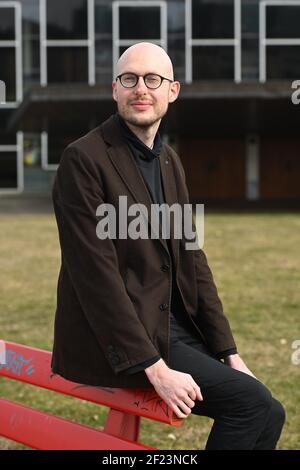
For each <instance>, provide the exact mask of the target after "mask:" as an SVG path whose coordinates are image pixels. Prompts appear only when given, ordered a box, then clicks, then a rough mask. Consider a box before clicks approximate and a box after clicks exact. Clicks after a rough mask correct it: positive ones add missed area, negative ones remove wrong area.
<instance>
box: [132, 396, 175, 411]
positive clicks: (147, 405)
mask: <svg viewBox="0 0 300 470" xmlns="http://www.w3.org/2000/svg"><path fill="white" fill-rule="evenodd" d="M133 403H134V405H135V406H136V407H138V408H140V409H141V410H147V411H153V412H156V411H157V409H158V408H160V409H161V410H162V411H163V413H164V414H165V415H166V416H169V415H170V412H171V414H172V410H170V408H169V406H168V405H167V404H166V403H165V402H164V401H163V400H162V399H161V398H159V397H158V396H157V393H156V391H155V390H136V392H135V397H134V401H133Z"/></svg>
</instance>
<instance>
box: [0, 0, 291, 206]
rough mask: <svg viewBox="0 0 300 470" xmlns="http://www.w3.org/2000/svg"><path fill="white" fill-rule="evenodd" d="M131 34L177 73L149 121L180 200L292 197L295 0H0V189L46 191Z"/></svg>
mask: <svg viewBox="0 0 300 470" xmlns="http://www.w3.org/2000/svg"><path fill="white" fill-rule="evenodd" d="M140 41H150V42H153V43H155V44H158V45H161V46H162V47H163V48H164V49H166V50H167V52H168V54H169V55H170V57H171V59H172V61H173V64H174V73H175V79H176V80H179V81H180V82H181V92H180V96H179V99H178V100H177V101H176V102H175V103H174V104H172V105H170V107H169V111H168V114H167V116H165V117H164V119H163V121H162V124H161V128H160V130H161V133H162V135H163V138H164V139H165V141H167V142H169V143H170V144H171V145H172V146H173V147H174V148H175V150H177V151H178V152H179V154H180V156H181V159H182V162H183V165H184V167H185V171H186V176H187V183H188V187H189V190H190V197H191V200H192V201H194V202H196V201H197V202H204V203H206V204H211V205H222V204H224V203H225V204H233V205H234V204H250V205H259V204H264V203H267V204H273V205H286V204H291V205H296V206H297V205H299V202H300V154H299V148H300V134H299V130H300V105H298V104H297V103H298V101H299V100H298V98H297V97H298V88H299V89H300V0H262V1H259V0H171V1H164V0H130V1H128V0H120V1H108V0H64V1H62V0H22V1H11V0H0V80H1V81H2V82H4V83H3V84H2V87H0V94H2V95H3V94H4V91H3V90H4V88H6V90H5V97H3V96H2V104H0V194H8V193H9V194H13V193H22V194H28V193H43V192H44V193H49V192H50V190H51V186H52V181H53V177H54V175H55V171H56V169H57V166H58V164H59V159H60V156H61V153H62V151H63V149H64V147H65V146H66V145H67V144H68V143H69V142H71V141H72V140H75V139H76V138H78V137H80V136H81V135H83V134H85V133H86V132H87V131H88V130H90V129H92V128H93V127H96V126H97V125H98V124H100V123H101V122H102V121H104V120H105V119H107V118H108V117H109V116H110V115H111V114H112V113H114V112H115V111H116V103H115V102H114V101H113V100H112V94H111V82H112V79H113V78H114V77H115V75H116V73H115V64H116V62H117V59H118V57H119V56H120V55H121V54H122V52H123V51H124V50H125V49H126V48H127V47H129V46H130V45H132V44H134V43H136V42H140ZM4 84H5V87H4V86H3V85H4ZM1 90H2V91H1ZM293 97H294V99H293ZM299 98H300V93H299ZM0 102H1V96H0Z"/></svg>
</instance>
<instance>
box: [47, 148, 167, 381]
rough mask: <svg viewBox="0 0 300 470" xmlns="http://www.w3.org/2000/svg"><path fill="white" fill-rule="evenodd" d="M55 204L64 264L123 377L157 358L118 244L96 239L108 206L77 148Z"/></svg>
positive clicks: (64, 166) (68, 157)
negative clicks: (127, 281)
mask: <svg viewBox="0 0 300 470" xmlns="http://www.w3.org/2000/svg"><path fill="white" fill-rule="evenodd" d="M53 202H54V209H55V215H56V220H57V225H58V230H59V238H60V244H61V250H62V258H63V262H64V263H65V265H66V267H67V270H68V272H69V275H70V278H71V280H72V284H73V286H74V289H75V291H76V295H77V296H78V299H79V302H80V304H81V307H82V310H83V313H84V315H85V317H86V319H87V321H88V323H89V325H90V327H91V329H92V330H93V332H94V334H95V337H96V338H97V340H98V343H99V346H100V347H101V348H102V350H103V352H104V354H105V356H106V358H107V360H108V362H109V364H110V366H111V368H112V369H113V371H114V372H115V373H116V374H117V373H119V372H121V371H123V370H126V369H127V368H129V367H131V366H134V365H136V364H139V363H141V362H143V361H146V360H148V359H150V358H153V357H154V356H157V355H158V354H159V353H158V351H157V350H156V348H155V346H154V345H153V343H152V342H151V340H150V338H149V335H148V333H147V331H146V330H145V327H144V325H143V324H142V323H141V321H140V319H139V317H138V315H137V313H136V310H135V308H134V306H133V304H132V302H131V299H130V298H129V296H128V294H127V291H126V288H125V285H124V282H123V279H122V277H121V274H120V272H119V268H118V258H117V254H116V250H115V246H114V244H113V241H112V240H111V239H109V238H107V239H105V240H100V239H99V238H98V237H97V234H96V226H97V223H98V219H97V217H96V209H97V207H98V206H99V205H100V204H103V203H104V194H103V190H102V189H101V174H100V169H99V168H98V167H97V165H96V164H95V162H93V161H92V160H91V159H90V158H89V157H88V156H87V155H85V154H84V153H83V152H82V151H81V150H80V149H78V148H76V147H74V146H69V147H67V149H66V150H65V152H64V154H63V156H62V159H61V162H60V165H59V168H58V171H57V175H56V180H55V184H54V187H53ZM113 292H118V295H114V296H112V293H113ZM79 347H80V345H79Z"/></svg>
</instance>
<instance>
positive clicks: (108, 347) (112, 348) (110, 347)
mask: <svg viewBox="0 0 300 470" xmlns="http://www.w3.org/2000/svg"><path fill="white" fill-rule="evenodd" d="M114 350H115V347H114V346H113V345H112V344H110V345H109V346H107V351H109V352H112V351H114Z"/></svg>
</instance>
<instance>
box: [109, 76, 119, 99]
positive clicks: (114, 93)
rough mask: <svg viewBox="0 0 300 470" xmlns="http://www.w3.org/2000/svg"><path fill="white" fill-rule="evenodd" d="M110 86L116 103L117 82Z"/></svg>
mask: <svg viewBox="0 0 300 470" xmlns="http://www.w3.org/2000/svg"><path fill="white" fill-rule="evenodd" d="M111 86H112V97H113V99H114V100H115V101H118V99H117V97H118V95H117V82H116V81H115V80H114V81H113V82H112V84H111Z"/></svg>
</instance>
